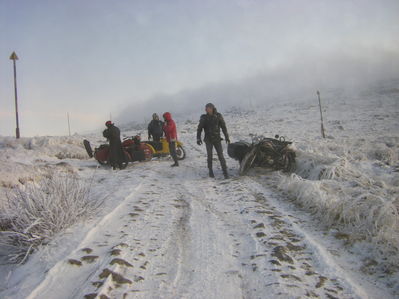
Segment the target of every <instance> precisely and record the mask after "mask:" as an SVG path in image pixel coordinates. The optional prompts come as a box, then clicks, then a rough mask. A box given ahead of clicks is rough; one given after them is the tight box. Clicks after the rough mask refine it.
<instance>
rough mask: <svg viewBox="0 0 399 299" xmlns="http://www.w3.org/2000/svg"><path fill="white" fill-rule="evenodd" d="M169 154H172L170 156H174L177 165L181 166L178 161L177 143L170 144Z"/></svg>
mask: <svg viewBox="0 0 399 299" xmlns="http://www.w3.org/2000/svg"><path fill="white" fill-rule="evenodd" d="M169 152H170V155H171V156H172V159H173V161H175V164H179V161H178V160H177V154H176V142H175V141H171V142H169Z"/></svg>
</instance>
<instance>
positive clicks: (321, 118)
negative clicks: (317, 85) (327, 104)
mask: <svg viewBox="0 0 399 299" xmlns="http://www.w3.org/2000/svg"><path fill="white" fill-rule="evenodd" d="M317 97H318V98H319V108H320V121H321V136H322V137H323V138H326V133H325V130H324V124H323V109H322V108H321V100H320V91H317Z"/></svg>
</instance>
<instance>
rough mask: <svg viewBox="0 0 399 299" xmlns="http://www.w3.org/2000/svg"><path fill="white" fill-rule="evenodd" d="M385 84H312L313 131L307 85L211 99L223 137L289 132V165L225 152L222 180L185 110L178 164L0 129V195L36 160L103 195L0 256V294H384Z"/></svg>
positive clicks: (387, 289)
mask: <svg viewBox="0 0 399 299" xmlns="http://www.w3.org/2000/svg"><path fill="white" fill-rule="evenodd" d="M394 86H395V84H389V85H387V86H380V87H379V88H378V89H376V88H373V89H372V90H371V91H363V92H358V93H348V92H346V91H337V90H334V91H322V101H323V104H324V108H325V121H326V123H325V127H326V131H327V136H328V138H327V139H325V140H323V139H322V138H321V137H320V122H319V111H318V106H317V98H316V95H314V96H313V95H309V96H308V97H304V98H303V99H295V101H293V102H292V101H279V102H277V101H273V102H271V101H267V102H265V103H263V104H256V105H255V104H251V105H248V107H245V108H229V109H225V110H224V111H223V109H221V111H222V112H223V113H224V116H225V119H226V122H227V125H228V128H229V131H230V134H231V139H232V141H238V140H247V141H249V140H250V136H249V134H250V133H251V134H259V135H265V136H274V134H280V135H283V136H286V138H287V139H290V140H293V141H294V142H295V147H296V149H297V170H296V172H295V173H294V174H292V175H286V174H281V173H271V172H267V171H264V170H261V169H254V170H253V171H251V173H250V174H249V175H248V176H246V177H239V176H238V174H237V173H238V170H237V168H238V167H237V166H238V165H237V162H236V161H233V160H232V159H228V160H227V161H228V165H229V169H230V172H231V174H232V178H231V179H229V180H222V174H221V171H220V168H219V165H218V163H217V162H215V166H217V171H216V176H217V179H216V180H213V179H210V178H208V177H207V169H206V158H205V149H204V147H203V146H202V147H199V146H197V145H196V138H195V135H196V123H195V122H193V121H192V118H191V117H189V120H184V121H179V122H178V129H179V137H180V139H181V140H182V141H183V143H184V144H185V148H186V150H187V158H186V160H184V161H182V163H181V167H179V168H170V167H169V165H170V163H171V162H170V161H169V160H168V159H160V160H158V159H155V160H154V161H151V162H148V163H134V164H131V165H129V166H128V167H127V168H126V169H125V170H122V171H112V170H110V169H108V168H104V167H98V166H97V164H96V162H95V161H94V160H92V159H89V158H88V157H87V155H86V153H85V150H84V149H83V147H82V143H81V142H82V139H83V138H84V137H83V136H72V137H35V138H23V139H21V140H19V141H15V140H14V139H13V138H6V137H2V138H0V152H1V155H0V163H1V168H0V182H1V184H0V185H1V193H0V196H1V198H2V199H3V200H2V203H3V204H5V202H6V194H7V193H8V192H10V189H11V188H12V187H13V186H15V185H21V184H27V183H29V182H36V181H39V180H40V178H41V176H42V175H43V174H45V173H46V172H47V171H49V170H51V171H54V170H55V171H66V172H71V173H75V174H77V175H79V177H80V178H81V179H82V180H90V181H92V185H91V188H92V190H91V196H92V197H93V198H99V197H101V198H105V201H104V205H103V207H102V208H101V209H100V210H99V212H98V214H97V216H96V217H94V218H91V219H87V221H85V222H82V223H77V224H76V225H74V226H73V227H70V228H69V229H68V230H67V231H66V232H63V233H60V234H57V235H56V236H55V237H54V238H53V239H52V240H51V241H50V242H49V243H48V244H47V245H45V246H42V247H40V248H39V249H38V250H36V251H35V252H34V253H33V254H32V255H31V257H30V258H29V260H28V261H27V262H26V263H25V264H23V265H20V266H15V265H2V266H0V273H1V277H4V279H2V280H1V281H0V297H1V298H55V297H57V298H82V297H86V298H94V297H95V296H101V295H105V296H107V297H109V298H298V297H321V298H394V297H397V296H398V295H399V272H398V271H399V269H398V264H399V263H398V261H399V253H398V248H399V224H398V221H399V218H398V210H399V187H398V186H399V172H398V171H399V169H398V167H399V162H398V155H399V122H398V120H399V89H397V88H396V89H395V88H394ZM249 102H250V101H249ZM220 108H223V107H220ZM172 112H173V111H172ZM198 116H199V115H198ZM134 133H139V132H138V131H134V132H128V131H126V132H124V134H126V135H127V136H128V135H131V134H134ZM144 136H145V135H144ZM85 137H87V138H89V139H90V140H91V141H92V142H93V143H94V144H100V143H101V142H102V141H103V140H102V138H101V137H100V134H97V135H91V136H85ZM102 298H106V297H102Z"/></svg>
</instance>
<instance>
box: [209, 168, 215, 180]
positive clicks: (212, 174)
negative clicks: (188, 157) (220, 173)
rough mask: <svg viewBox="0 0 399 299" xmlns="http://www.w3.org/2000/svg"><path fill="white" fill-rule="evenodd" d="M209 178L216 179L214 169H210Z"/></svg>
mask: <svg viewBox="0 0 399 299" xmlns="http://www.w3.org/2000/svg"><path fill="white" fill-rule="evenodd" d="M209 177H210V178H214V177H215V174H214V173H213V170H212V169H209Z"/></svg>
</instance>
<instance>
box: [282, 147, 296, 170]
mask: <svg viewBox="0 0 399 299" xmlns="http://www.w3.org/2000/svg"><path fill="white" fill-rule="evenodd" d="M295 166H296V164H295V153H294V152H291V151H289V152H286V153H284V156H283V171H284V172H294V171H295V168H296V167H295Z"/></svg>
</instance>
